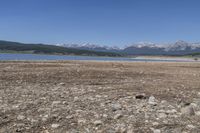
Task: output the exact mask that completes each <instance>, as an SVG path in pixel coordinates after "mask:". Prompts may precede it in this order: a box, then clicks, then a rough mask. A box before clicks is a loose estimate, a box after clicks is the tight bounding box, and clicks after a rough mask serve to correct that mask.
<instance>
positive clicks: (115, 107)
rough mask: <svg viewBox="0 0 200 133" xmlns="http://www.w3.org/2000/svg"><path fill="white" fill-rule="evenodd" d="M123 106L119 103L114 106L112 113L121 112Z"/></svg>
mask: <svg viewBox="0 0 200 133" xmlns="http://www.w3.org/2000/svg"><path fill="white" fill-rule="evenodd" d="M121 109H122V106H121V104H119V103H115V104H112V111H117V110H121Z"/></svg>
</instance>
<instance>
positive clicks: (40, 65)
mask: <svg viewBox="0 0 200 133" xmlns="http://www.w3.org/2000/svg"><path fill="white" fill-rule="evenodd" d="M199 92H200V63H166V62H165V63H164V62H163V63H160V62H146V63H145V62H137V63H136V62H132V63H131V62H92V61H47V62H44V61H43V62H42V61H37V62H36V61H35V62H31V61H4V62H3V61H2V62H0V132H2V133H5V132H8V133H11V132H43V133H48V132H49V133H51V132H52V133H60V132H61V133H62V132H63V133H66V132H70V133H71V132H94V133H95V132H109V133H112V132H129V133H131V132H155V133H156V132H166V133H168V132H179V131H180V132H200V126H199V125H200V93H199ZM138 94H141V95H145V97H146V98H144V99H136V98H135V96H136V95H138ZM150 96H154V97H155V99H156V100H155V101H156V105H151V104H149V103H148V98H149V97H150ZM181 103H189V104H190V106H191V105H192V108H194V111H195V115H190V114H186V115H184V112H181V108H182V106H181ZM189 104H188V106H189ZM184 106H186V104H185V105H184ZM171 110H175V112H174V113H172V114H170V113H167V111H171ZM162 111H163V114H165V115H163V114H162V115H163V116H162V117H161V116H160V115H161V113H162ZM160 112H161V113H160Z"/></svg>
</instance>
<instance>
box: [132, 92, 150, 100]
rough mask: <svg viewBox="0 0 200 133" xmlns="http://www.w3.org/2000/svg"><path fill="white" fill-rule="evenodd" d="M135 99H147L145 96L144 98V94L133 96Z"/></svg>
mask: <svg viewBox="0 0 200 133" xmlns="http://www.w3.org/2000/svg"><path fill="white" fill-rule="evenodd" d="M135 99H147V96H146V95H145V94H144V93H142V94H137V95H136V96H135Z"/></svg>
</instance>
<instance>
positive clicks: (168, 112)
mask: <svg viewBox="0 0 200 133" xmlns="http://www.w3.org/2000/svg"><path fill="white" fill-rule="evenodd" d="M166 113H167V114H174V113H177V111H176V110H175V109H172V110H167V111H166Z"/></svg>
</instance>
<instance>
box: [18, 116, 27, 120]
mask: <svg viewBox="0 0 200 133" xmlns="http://www.w3.org/2000/svg"><path fill="white" fill-rule="evenodd" d="M24 119H25V116H23V115H18V116H17V120H24Z"/></svg>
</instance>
